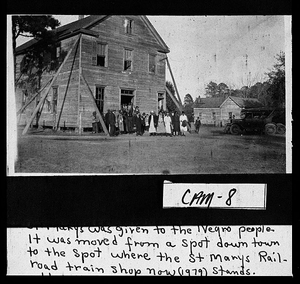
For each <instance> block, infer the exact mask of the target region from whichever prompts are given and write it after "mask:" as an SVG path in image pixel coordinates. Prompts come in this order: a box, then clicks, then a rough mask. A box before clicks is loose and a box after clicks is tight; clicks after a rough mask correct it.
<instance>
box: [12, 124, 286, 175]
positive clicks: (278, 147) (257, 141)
mask: <svg viewBox="0 0 300 284" xmlns="http://www.w3.org/2000/svg"><path fill="white" fill-rule="evenodd" d="M285 156H286V155H285V136H280V135H273V136H267V135H255V134H247V135H241V136H234V135H230V134H224V133H223V129H222V128H218V127H208V126H202V127H201V129H200V133H199V134H196V133H192V134H189V133H188V134H187V136H185V137H181V136H175V137H158V136H155V137H153V136H149V134H148V133H145V134H144V136H136V135H135V134H131V135H129V134H126V135H120V136H117V137H107V136H105V135H103V134H91V133H86V134H84V135H82V136H78V135H75V134H74V133H73V134H71V133H60V134H58V135H54V133H52V130H47V131H40V132H38V131H35V133H33V132H32V133H29V134H28V135H25V136H22V135H18V160H17V162H16V164H15V172H16V173H75V174H76V173H95V174H102V173H104V174H107V173H109V174H116V173H117V174H119V173H128V174H133V173H138V174H144V173H145V174H152V173H153V174H231V173H232V174H236V173H238V174H240V173H285V172H286V168H285V167H286V162H285V159H286V158H285Z"/></svg>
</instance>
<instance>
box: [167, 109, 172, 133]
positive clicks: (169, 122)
mask: <svg viewBox="0 0 300 284" xmlns="http://www.w3.org/2000/svg"><path fill="white" fill-rule="evenodd" d="M165 127H166V135H167V136H173V135H172V119H171V116H170V114H169V113H168V112H167V114H166V116H165Z"/></svg>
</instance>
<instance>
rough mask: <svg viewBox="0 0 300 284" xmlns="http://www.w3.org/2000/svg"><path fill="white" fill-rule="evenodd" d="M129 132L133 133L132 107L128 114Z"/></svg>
mask: <svg viewBox="0 0 300 284" xmlns="http://www.w3.org/2000/svg"><path fill="white" fill-rule="evenodd" d="M127 131H128V133H129V134H131V133H133V108H132V106H131V105H130V106H129V108H128V114H127Z"/></svg>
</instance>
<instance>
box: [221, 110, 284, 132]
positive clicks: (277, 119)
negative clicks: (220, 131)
mask: <svg viewBox="0 0 300 284" xmlns="http://www.w3.org/2000/svg"><path fill="white" fill-rule="evenodd" d="M224 132H225V133H231V134H233V135H238V134H242V133H245V132H256V133H259V134H262V133H266V134H268V135H271V134H275V133H278V134H284V133H285V110H284V109H270V108H251V109H242V110H241V114H240V118H239V119H232V120H231V121H230V122H229V123H227V124H226V125H225V128H224Z"/></svg>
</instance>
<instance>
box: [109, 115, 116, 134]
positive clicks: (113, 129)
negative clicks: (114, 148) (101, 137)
mask: <svg viewBox="0 0 300 284" xmlns="http://www.w3.org/2000/svg"><path fill="white" fill-rule="evenodd" d="M108 124H109V135H110V136H115V135H116V116H115V115H114V114H113V112H112V111H109V112H108Z"/></svg>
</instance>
